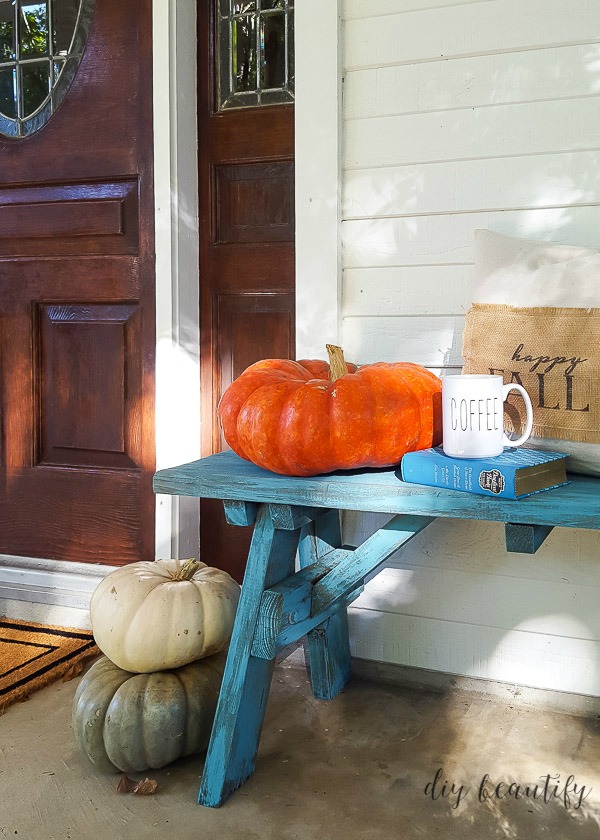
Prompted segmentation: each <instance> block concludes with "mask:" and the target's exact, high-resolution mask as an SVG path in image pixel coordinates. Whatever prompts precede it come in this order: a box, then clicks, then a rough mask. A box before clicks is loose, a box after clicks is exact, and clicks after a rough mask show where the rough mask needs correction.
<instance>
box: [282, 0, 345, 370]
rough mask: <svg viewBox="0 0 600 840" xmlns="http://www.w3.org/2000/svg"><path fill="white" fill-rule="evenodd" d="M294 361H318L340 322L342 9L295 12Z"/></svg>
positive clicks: (305, 5)
mask: <svg viewBox="0 0 600 840" xmlns="http://www.w3.org/2000/svg"><path fill="white" fill-rule="evenodd" d="M294 51H295V65H296V67H295V79H296V101H295V131H296V138H295V146H296V148H295V157H296V358H298V359H306V358H308V359H323V358H325V355H326V354H325V344H326V343H332V344H337V343H339V336H340V318H341V301H340V295H341V277H340V275H341V229H340V219H341V211H340V188H341V170H340V167H341V161H342V153H341V144H342V132H341V124H342V123H341V106H342V56H341V53H342V42H341V15H340V2H339V0H333V2H327V3H323V1H322V0H302V2H301V3H297V4H296V7H295V46H294Z"/></svg>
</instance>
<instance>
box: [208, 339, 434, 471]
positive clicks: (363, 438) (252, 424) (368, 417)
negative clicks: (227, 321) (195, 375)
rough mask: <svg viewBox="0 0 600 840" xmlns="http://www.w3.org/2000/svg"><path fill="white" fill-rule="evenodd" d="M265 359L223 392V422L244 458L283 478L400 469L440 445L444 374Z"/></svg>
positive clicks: (337, 358)
mask: <svg viewBox="0 0 600 840" xmlns="http://www.w3.org/2000/svg"><path fill="white" fill-rule="evenodd" d="M328 350H329V352H330V357H331V366H330V365H328V364H327V363H326V362H323V361H319V360H310V361H309V360H302V361H300V362H292V361H289V360H285V359H266V360H264V361H262V362H256V364H253V365H250V367H249V368H247V369H246V370H245V371H244V372H243V373H242V374H241V376H239V377H238V378H237V379H236V380H235V381H234V382H232V384H231V385H230V386H229V388H228V389H227V390H226V391H225V393H224V394H223V397H222V399H221V402H220V404H219V409H218V413H219V419H220V421H221V425H222V428H223V434H224V436H225V440H226V441H227V443H228V444H229V446H230V447H231V448H232V449H233V451H234V452H236V453H237V454H238V455H239V456H240V457H242V458H245V459H246V460H248V461H252V462H253V463H255V464H257V465H258V466H259V467H263V468H264V469H267V470H271V471H272V472H276V473H281V474H282V475H304V476H307V475H318V474H319V473H328V472H332V471H334V470H351V469H357V468H359V467H387V466H392V465H394V464H397V463H398V462H399V461H400V459H401V458H402V456H403V455H404V454H405V453H406V452H411V451H413V450H415V449H427V448H428V447H430V446H435V445H437V444H438V443H440V442H441V391H442V385H441V382H440V380H439V379H438V377H437V376H435V375H434V374H433V373H430V371H428V370H426V369H425V368H423V367H421V366H420V365H415V364H412V363H410V362H396V363H391V364H388V363H385V362H378V363H376V364H373V365H364V366H363V367H360V368H357V367H356V366H355V365H348V366H346V364H345V362H344V359H343V356H342V355H341V350H340V349H339V348H331V345H328Z"/></svg>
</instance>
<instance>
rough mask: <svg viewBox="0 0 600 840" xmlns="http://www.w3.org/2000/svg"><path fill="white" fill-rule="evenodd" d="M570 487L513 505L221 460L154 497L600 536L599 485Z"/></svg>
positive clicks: (173, 475)
mask: <svg viewBox="0 0 600 840" xmlns="http://www.w3.org/2000/svg"><path fill="white" fill-rule="evenodd" d="M570 479H571V483H570V484H568V485H565V486H563V487H557V488H555V489H552V490H547V491H544V492H542V493H538V494H536V495H534V496H528V497H527V498H525V499H520V500H518V501H514V500H511V499H492V498H489V497H487V496H477V495H474V494H471V493H462V492H458V491H455V490H443V489H436V488H432V487H424V486H422V485H418V484H406V483H405V482H403V481H401V479H400V478H399V472H398V471H397V470H396V469H385V470H357V471H354V472H345V473H342V472H340V473H331V474H329V475H322V476H315V477H312V478H293V477H289V476H283V475H276V474H275V473H272V472H268V471H266V470H262V469H260V468H259V467H257V466H255V465H254V464H251V463H249V462H248V461H244V460H243V459H242V458H239V457H238V456H237V455H235V454H234V453H233V452H221V453H219V454H218V455H211V456H210V457H208V458H202V459H201V460H199V461H194V462H192V463H189V464H183V465H182V466H180V467H172V468H170V469H166V470H161V471H159V472H157V473H156V475H155V477H154V491H155V492H156V493H167V494H171V495H180V496H196V497H200V498H209V499H223V500H230V501H245V502H270V503H277V504H289V505H310V506H312V507H324V508H336V509H338V510H359V511H365V512H367V511H370V512H378V513H392V514H420V515H423V516H434V517H448V518H453V519H481V520H486V521H491V522H512V523H522V524H528V525H548V526H552V525H559V526H562V527H567V528H588V529H593V530H599V529H600V479H597V478H587V477H583V476H570Z"/></svg>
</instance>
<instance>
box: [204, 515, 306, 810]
mask: <svg viewBox="0 0 600 840" xmlns="http://www.w3.org/2000/svg"><path fill="white" fill-rule="evenodd" d="M297 542H298V531H282V530H275V528H274V526H273V523H272V521H271V518H270V516H269V514H268V509H267V507H266V506H262V507H261V509H260V511H259V513H258V517H257V521H256V526H255V529H254V534H253V536H252V544H251V546H250V553H249V555H248V565H247V566H246V573H245V575H244V582H243V585H242V592H241V596H240V603H239V606H238V610H237V615H236V619H235V624H234V628H233V634H232V637H231V642H230V645H229V653H228V656H227V663H226V665H225V672H224V674H223V682H222V685H221V691H220V694H219V702H218V704H217V711H216V714H215V720H214V723H213V728H212V734H211V737H210V743H209V745H208V751H207V754H206V762H205V765H204V772H203V774H202V782H201V784H200V791H199V794H198V802H199V803H200V804H201V805H208V806H210V807H213V808H216V807H218V806H219V805H222V803H223V802H224V801H225V800H226V799H227V797H228V796H229V794H230V793H232V792H233V791H234V790H236V789H237V788H238V787H239V786H240V785H241V784H243V782H245V780H246V779H247V778H248V777H249V776H251V775H252V773H253V772H254V762H255V759H256V753H257V750H258V743H259V740H260V733H261V729H262V724H263V719H264V714H265V708H266V705H267V698H268V696H269V688H270V686H271V678H272V675H273V665H274V660H264V659H258V658H256V657H254V656H251V655H250V649H251V646H252V639H253V636H254V628H255V626H256V621H257V616H258V611H259V606H260V600H261V597H262V593H263V591H264V590H265V589H266V588H268V587H269V586H273V585H275V584H276V583H279V582H280V581H282V580H283V579H284V578H286V577H288V576H289V575H290V574H292V573H293V571H294V557H295V553H296V546H297Z"/></svg>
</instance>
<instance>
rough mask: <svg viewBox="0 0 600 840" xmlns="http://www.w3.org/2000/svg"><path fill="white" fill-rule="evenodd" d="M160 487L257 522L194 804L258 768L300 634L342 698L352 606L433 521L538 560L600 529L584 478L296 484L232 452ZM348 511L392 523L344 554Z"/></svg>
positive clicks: (215, 798) (598, 502)
mask: <svg viewBox="0 0 600 840" xmlns="http://www.w3.org/2000/svg"><path fill="white" fill-rule="evenodd" d="M154 490H155V492H157V493H168V494H173V495H181V496H196V497H200V498H211V499H222V500H223V501H224V505H225V514H226V517H227V520H228V521H229V522H230V523H231V524H233V525H253V526H254V532H253V536H252V543H251V546H250V552H249V555H248V563H247V566H246V573H245V576H244V580H243V584H242V592H241V597H240V603H239V607H238V611H237V616H236V620H235V626H234V630H233V636H232V639H231V644H230V647H229V654H228V657H227V664H226V667H225V673H224V677H223V684H222V687H221V693H220V696H219V702H218V706H217V712H216V716H215V721H214V725H213V730H212V735H211V739H210V744H209V747H208V752H207V755H206V762H205V765H204V772H203V775H202V782H201V785H200V792H199V796H198V801H199V802H200V803H201V804H203V805H208V806H211V807H218V806H219V805H221V804H222V803H223V802H224V801H225V799H226V798H227V797H228V796H229V794H230V793H232V792H233V791H234V790H236V788H238V787H239V786H240V785H241V784H243V782H244V781H245V780H246V779H247V778H248V777H249V776H250V775H252V773H253V772H254V766H255V760H256V753H257V750H258V744H259V739H260V733H261V728H262V723H263V718H264V714H265V707H266V704H267V698H268V694H269V688H270V684H271V678H272V675H273V667H274V663H275V656H276V654H277V651H278V650H280V649H281V648H282V647H284V646H286V645H288V644H290V643H291V642H294V641H296V640H298V639H302V638H304V645H305V651H306V659H307V664H308V669H309V675H310V681H311V687H312V691H313V694H314V696H315V697H318V698H321V699H323V700H331V699H332V698H333V697H335V696H336V694H338V692H339V691H340V690H341V689H342V688H343V687H344V685H345V684H346V682H347V681H348V679H349V677H350V669H351V665H350V648H349V642H348V620H347V606H348V604H349V603H350V602H351V601H352V600H353V599H354V598H356V597H357V596H358V594H359V593H360V592H361V590H362V587H363V585H364V581H365V577H366V576H367V575H370V574H372V573H373V572H376V571H377V569H378V567H380V566H381V564H382V563H383V562H384V561H385V560H386V559H387V558H388V557H389V556H390V555H391V554H392V553H393V552H394V551H396V550H397V549H398V548H400V547H401V546H402V545H404V544H405V543H407V542H408V541H409V540H411V539H412V538H413V537H414V536H415V535H416V534H418V533H419V532H420V531H422V530H423V529H424V528H426V527H427V526H428V525H429V524H430V523H431V522H432V521H433V520H434V519H436V518H438V517H442V518H454V519H481V520H487V521H494V522H503V523H505V531H506V547H507V550H508V551H518V552H525V553H530V554H532V553H534V552H535V551H537V549H538V548H539V546H540V545H541V544H542V542H543V541H544V539H545V538H546V537H547V536H548V534H549V533H550V531H551V530H552V528H553V527H554V526H563V527H567V528H590V529H595V530H598V529H600V492H599V490H600V482H598V480H597V479H589V478H581V477H573V479H572V483H571V484H569V485H566V486H564V487H560V488H556V489H554V490H550V491H547V492H544V493H540V494H538V495H535V496H530V497H528V498H526V499H522V500H520V501H511V500H508V499H506V500H505V499H492V498H489V497H485V496H476V495H471V494H469V493H459V492H456V491H452V490H439V489H434V488H430V487H422V486H420V485H415V484H405V483H403V482H402V481H400V479H399V473H397V472H396V471H395V470H393V469H391V470H359V471H355V472H349V473H339V474H333V475H324V476H317V477H314V478H288V477H286V476H280V475H275V474H274V473H270V472H266V471H264V470H261V469H259V468H258V467H256V466H254V465H253V464H250V463H248V462H247V461H243V460H242V459H241V458H238V457H237V455H234V454H233V453H232V452H224V453H221V454H219V455H212V456H211V457H209V458H203V459H201V460H200V461H195V462H193V463H191V464H184V465H183V466H180V467H173V468H172V469H167V470H161V471H160V472H158V473H156V475H155V478H154ZM343 510H357V511H365V512H368V511H371V512H379V513H389V514H391V518H390V520H389V522H388V523H387V524H386V525H384V526H383V527H382V528H380V529H379V530H378V531H376V532H375V533H374V534H373V535H372V536H370V537H369V538H368V539H367V540H365V542H364V543H363V544H362V545H360V546H359V547H357V548H349V547H342V543H341V534H340V511H343ZM296 556H298V557H299V566H300V568H299V570H298V571H295V559H296Z"/></svg>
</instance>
